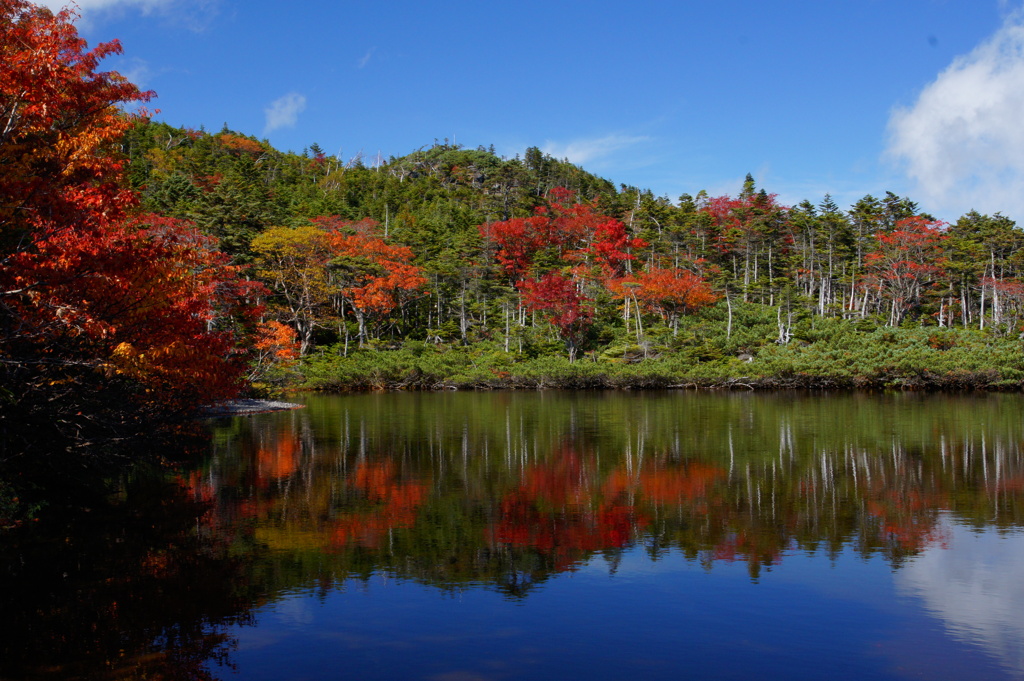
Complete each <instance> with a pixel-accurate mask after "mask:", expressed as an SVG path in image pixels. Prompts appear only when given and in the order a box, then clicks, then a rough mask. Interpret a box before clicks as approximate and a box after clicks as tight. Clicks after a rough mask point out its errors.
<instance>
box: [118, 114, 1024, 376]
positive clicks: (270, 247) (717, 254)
mask: <svg viewBox="0 0 1024 681" xmlns="http://www.w3.org/2000/svg"><path fill="white" fill-rule="evenodd" d="M124 150H125V152H126V153H127V154H128V155H129V156H130V157H131V159H132V163H131V166H130V170H129V175H130V177H131V180H132V182H133V183H134V185H135V187H136V188H137V189H138V190H139V191H140V192H141V194H142V197H143V205H144V206H145V207H146V208H147V209H148V210H151V211H156V212H161V213H163V214H166V215H170V216H173V217H177V218H182V219H190V220H193V221H194V222H195V223H196V224H197V225H199V226H200V227H201V228H202V229H204V230H205V231H206V233H208V234H210V235H212V236H214V237H216V238H218V239H219V240H220V244H221V248H222V249H223V250H225V251H226V252H229V253H231V254H232V255H233V257H234V261H235V262H236V263H239V264H243V265H246V264H250V263H251V264H252V265H253V266H254V269H252V270H250V271H251V272H252V274H253V275H254V276H255V277H257V278H259V279H262V280H263V281H265V282H266V283H267V284H268V286H270V288H271V289H272V290H273V295H271V296H270V297H268V298H267V299H266V301H265V302H266V304H267V315H268V319H274V320H276V321H278V322H281V323H285V324H288V325H289V326H291V327H292V328H293V329H294V330H295V332H296V333H297V335H298V338H299V341H300V343H301V351H302V354H303V355H305V356H306V359H305V360H304V361H303V363H302V364H301V365H300V369H299V372H300V373H299V374H296V373H294V371H292V372H291V373H287V374H286V375H285V374H282V373H281V372H278V373H277V374H276V378H277V379H278V380H283V379H284V377H285V376H287V378H288V379H289V380H294V379H295V378H296V377H298V376H300V375H301V376H304V377H305V378H306V379H307V380H308V381H309V385H313V386H319V387H331V388H334V389H339V388H340V389H345V388H356V387H370V386H376V387H398V386H406V387H421V388H429V387H436V386H439V385H460V386H474V385H475V386H485V385H486V386H502V385H505V386H519V385H564V386H579V387H583V386H597V385H603V386H625V385H632V386H643V385H678V384H695V385H705V384H706V385H722V384H726V383H728V382H730V381H735V380H737V379H748V380H747V381H746V382H745V383H746V384H748V385H755V384H757V385H769V386H770V385H780V384H786V385H790V384H803V385H846V386H872V387H884V386H900V385H902V386H919V387H964V386H968V385H970V386H977V387H981V386H992V385H999V386H1004V387H1009V386H1017V385H1019V380H1020V375H1019V370H1018V368H1017V363H1016V361H1015V359H1014V358H1015V356H1016V354H1017V353H1018V351H1019V349H1020V348H1019V345H1020V344H1019V342H1018V339H1017V335H1018V334H1019V333H1020V331H1021V328H1020V322H1021V318H1022V312H1024V283H1022V281H1024V280H1022V279H1021V264H1022V261H1021V255H1020V253H1021V251H1020V246H1021V245H1022V244H1024V232H1022V231H1021V230H1020V229H1018V228H1017V226H1016V224H1015V223H1014V222H1013V221H1012V220H1010V219H1008V218H1006V217H1004V216H1002V215H998V214H997V215H994V216H989V215H980V214H978V213H974V212H971V213H968V214H967V215H965V216H963V217H962V218H960V219H959V220H958V221H957V222H956V223H955V224H952V225H947V224H945V223H942V222H940V221H937V220H934V219H933V218H932V217H931V216H929V215H927V214H924V213H921V212H920V210H919V209H918V206H917V205H916V204H915V203H914V202H913V201H911V200H910V199H908V198H905V197H900V196H896V195H895V194H892V193H889V192H887V193H886V195H885V196H884V197H883V198H875V197H873V196H865V197H864V198H863V199H861V200H860V201H858V202H857V203H856V204H854V205H853V206H851V207H850V208H849V209H846V210H843V209H841V208H840V207H839V206H837V205H836V204H835V202H834V201H833V200H832V199H831V197H829V196H825V197H823V198H822V199H821V200H820V201H819V202H818V203H817V204H814V203H811V202H810V201H803V202H802V203H800V204H799V205H797V206H784V205H781V204H780V203H779V202H778V199H777V197H776V196H775V195H773V194H770V193H768V192H767V191H766V190H764V189H759V188H758V187H757V186H756V184H755V182H754V179H753V178H752V177H750V176H749V175H748V176H747V179H746V181H745V182H744V184H743V186H742V187H741V188H740V191H739V193H738V194H737V195H736V196H717V197H715V196H709V195H707V193H705V192H703V191H701V192H698V193H697V194H696V195H693V196H691V195H688V194H684V195H683V196H681V197H679V199H678V200H677V201H675V202H673V201H672V200H670V199H669V198H667V197H656V196H654V195H653V194H652V193H651V192H649V191H644V190H640V189H637V188H635V187H628V186H619V187H617V188H616V187H615V186H614V185H612V184H611V183H610V182H607V181H605V180H602V179H600V178H597V177H594V176H593V175H590V174H588V173H586V172H585V171H583V170H582V169H580V168H577V167H575V166H573V165H571V164H569V163H567V162H564V161H559V160H556V159H553V158H550V157H548V156H546V155H544V154H543V153H541V152H540V151H539V150H537V149H535V148H531V149H528V150H527V151H526V153H525V155H524V156H522V157H516V158H511V159H509V158H502V157H499V156H497V155H495V154H494V152H493V150H488V149H484V148H478V149H465V148H461V147H458V146H455V145H452V144H449V143H447V142H436V141H435V143H434V144H433V145H432V146H430V147H429V148H424V149H421V150H418V151H416V152H413V153H412V154H409V155H407V156H404V157H399V158H390V159H387V160H386V161H385V160H381V159H378V160H377V161H376V162H375V163H372V164H368V163H366V162H365V161H364V159H362V158H360V157H356V158H353V159H349V160H347V161H345V160H343V159H339V158H336V157H333V156H329V155H327V154H325V153H324V152H323V151H322V150H321V149H320V148H319V147H318V146H317V145H312V146H311V147H310V148H309V149H306V150H304V151H303V152H302V153H301V154H296V153H291V152H288V153H285V152H280V151H278V150H275V149H274V148H273V147H271V146H270V145H269V144H268V143H267V142H265V141H259V140H256V139H255V138H252V137H246V136H244V135H241V134H240V133H238V132H234V131H231V130H228V129H224V130H222V131H221V132H219V133H208V132H206V131H202V130H199V131H196V130H189V129H179V128H173V127H171V126H168V125H166V124H163V123H152V122H145V123H139V124H137V125H136V127H135V128H133V129H132V130H131V131H130V133H129V134H128V135H127V136H126V138H125V141H124ZM332 235H333V236H332ZM339 235H347V236H348V238H350V239H362V240H373V241H374V243H377V244H379V245H378V246H376V247H374V248H368V247H364V246H356V247H354V248H351V247H350V248H349V249H348V251H346V250H345V249H344V248H342V247H341V241H340V238H341V237H340V236H339ZM366 243H370V242H369V241H366ZM385 246H386V247H387V248H389V249H401V253H402V254H403V255H402V257H401V258H399V259H387V258H383V257H382V256H381V255H380V254H381V253H382V251H381V250H380V249H381V248H383V247H385ZM286 251H288V252H286ZM396 252H397V251H396ZM356 253H358V257H354V254H356ZM286 260H287V262H285V261H286ZM366 287H375V288H378V289H380V290H381V291H385V290H386V291H390V292H391V293H390V294H389V295H388V296H386V297H385V298H384V300H385V303H384V304H383V305H379V306H376V307H373V308H366V307H365V306H363V305H360V304H359V303H358V302H357V301H356V298H354V297H353V291H356V290H359V289H364V290H365V289H366ZM881 329H890V332H889V333H890V334H895V336H893V337H894V338H896V339H897V340H896V341H895V346H896V347H900V348H908V355H907V356H906V357H903V358H902V360H901V361H898V362H895V363H888V364H884V363H883V364H878V363H876V362H874V361H873V360H872V358H871V357H869V356H867V355H863V356H862V355H861V354H860V353H859V351H858V350H857V348H859V347H862V346H863V347H865V348H868V347H871V345H872V339H873V338H875V334H878V333H881ZM914 329H931V331H930V332H926V333H925V332H923V333H925V335H926V336H927V337H928V338H929V339H930V340H928V343H930V344H931V345H930V349H931V351H932V352H931V354H928V355H927V357H926V356H924V355H921V354H915V353H912V352H910V351H909V348H911V347H915V346H916V344H917V342H918V341H917V340H916V339H917V335H915V333H916V332H915V331H913V330H914ZM972 330H973V333H975V334H976V333H977V332H981V333H982V334H983V338H982V336H975V335H972ZM979 342H983V343H986V344H988V345H990V346H992V347H998V348H1000V350H999V353H1000V357H1001V358H1007V359H1009V360H1013V361H1010V362H1009V363H1006V362H1003V361H1001V360H999V361H996V360H995V358H994V357H993V356H992V355H990V354H984V353H983V356H985V357H988V358H989V359H991V360H992V361H993V362H995V363H985V362H982V363H979V362H977V361H970V362H954V361H953V360H952V359H951V358H952V357H953V356H954V355H957V352H955V351H954V349H955V348H962V347H965V345H974V344H976V343H979ZM424 343H425V344H426V346H429V347H426V346H424V345H423V344H424ZM841 346H844V347H845V348H846V349H845V350H844V352H845V353H846V354H845V355H844V361H842V362H832V361H828V360H821V361H819V360H818V359H812V358H816V357H819V356H821V355H822V354H823V353H826V352H827V351H826V348H832V347H841ZM425 347H426V349H425ZM396 353H397V354H396ZM439 353H447V354H449V355H451V356H450V357H447V358H441V357H440V356H439ZM869 354H870V353H869ZM558 355H562V356H563V357H567V358H568V359H569V360H570V363H572V361H573V360H577V359H585V360H587V361H588V362H591V363H594V364H596V365H597V366H592V367H584V366H580V365H578V363H574V364H571V366H570V364H565V365H564V366H561V367H560V368H558V369H555V370H553V372H549V373H551V374H552V376H551V380H550V381H549V380H533V379H531V378H527V376H529V375H531V374H532V372H533V371H534V370H533V369H532V368H531V367H533V366H534V365H535V364H536V363H537V362H539V361H541V360H542V358H543V361H544V362H547V363H548V366H551V367H554V366H555V365H556V364H557V360H556V357H557V356H558ZM909 357H913V358H915V361H909V360H908V358H909ZM430 358H437V360H436V361H435V360H432V359H430ZM904 360H906V361H904ZM916 361H920V362H924V363H915V362H916ZM395 362H398V363H399V364H401V365H402V366H403V367H404V369H402V370H396V369H395ZM456 365H457V366H456ZM634 365H635V366H634ZM630 367H631V368H630ZM446 372H447V373H446ZM384 376H386V377H387V378H384V379H382V377H384ZM582 376H587V377H591V378H581V377H582ZM595 376H596V377H598V378H593V377H595ZM638 376H643V377H644V378H637V377H638ZM262 378H264V379H274V378H275V373H274V371H272V370H271V371H270V372H269V373H268V372H263V374H262ZM769 379H770V380H769Z"/></svg>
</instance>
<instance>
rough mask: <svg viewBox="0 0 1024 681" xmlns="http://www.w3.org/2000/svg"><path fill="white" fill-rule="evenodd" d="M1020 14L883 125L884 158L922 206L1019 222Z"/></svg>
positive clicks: (1023, 59) (1022, 167) (1022, 129)
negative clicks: (903, 176)
mask: <svg viewBox="0 0 1024 681" xmlns="http://www.w3.org/2000/svg"><path fill="white" fill-rule="evenodd" d="M1022 116H1024V11H1021V10H1018V11H1016V12H1013V13H1011V14H1010V15H1008V16H1007V18H1006V20H1005V22H1004V24H1003V26H1002V27H1001V28H1000V29H999V31H997V32H996V33H995V34H994V35H993V36H991V37H990V38H989V39H987V40H986V41H985V42H983V43H982V44H980V45H978V46H977V47H976V48H975V49H974V50H972V51H971V52H970V53H969V54H966V55H963V56H960V57H957V58H956V59H955V60H954V61H953V63H952V64H950V65H949V67H948V68H946V70H945V71H943V72H942V73H940V74H939V76H938V77H937V78H936V79H935V81H934V82H932V83H931V84H929V85H928V86H927V87H925V88H924V90H923V91H922V92H921V94H920V95H919V96H918V98H917V101H916V102H914V104H913V105H912V106H910V107H907V108H899V109H897V110H895V111H894V112H893V113H892V116H891V117H890V120H889V132H890V139H889V145H888V149H887V154H888V156H889V157H890V158H891V159H893V160H895V161H896V162H897V163H899V164H900V165H901V166H902V167H903V169H904V170H905V172H906V173H907V175H908V176H909V177H910V178H911V180H913V182H914V183H915V184H916V186H917V192H918V194H917V195H916V196H915V197H914V198H915V199H919V200H920V201H921V202H922V204H923V205H925V206H928V207H929V208H935V209H937V210H940V211H941V210H945V211H955V212H956V213H957V214H961V213H964V212H966V211H968V210H971V209H976V210H978V211H979V212H982V213H996V212H1002V213H1003V214H1005V215H1008V216H1010V217H1013V218H1016V219H1018V220H1021V221H1024V125H1021V118H1022Z"/></svg>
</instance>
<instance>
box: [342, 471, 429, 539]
mask: <svg viewBox="0 0 1024 681" xmlns="http://www.w3.org/2000/svg"><path fill="white" fill-rule="evenodd" d="M347 482H348V485H349V487H350V489H352V490H353V491H355V492H357V493H359V494H361V495H362V496H363V497H364V498H365V500H366V501H367V502H369V503H371V504H373V505H375V508H374V509H373V510H372V511H367V512H362V513H353V514H351V515H349V516H347V517H344V518H340V519H339V520H337V521H336V522H335V523H334V527H333V532H332V539H331V541H332V543H333V544H335V545H338V546H344V545H346V544H350V543H354V544H357V545H359V546H363V547H367V548H374V547H376V546H378V545H379V543H380V540H381V538H382V537H383V536H384V535H386V534H387V532H388V531H389V530H393V529H397V528H401V527H412V526H413V524H414V523H415V522H416V515H417V511H418V510H419V507H420V506H421V505H422V504H423V502H424V501H425V500H426V498H427V493H428V491H429V490H428V486H427V485H426V484H425V483H422V482H419V481H416V480H401V479H399V478H398V475H397V473H396V472H395V466H394V463H392V462H391V461H379V462H372V463H361V464H359V465H358V466H357V467H356V469H355V471H353V473H352V474H351V475H350V476H349V478H348V481H347Z"/></svg>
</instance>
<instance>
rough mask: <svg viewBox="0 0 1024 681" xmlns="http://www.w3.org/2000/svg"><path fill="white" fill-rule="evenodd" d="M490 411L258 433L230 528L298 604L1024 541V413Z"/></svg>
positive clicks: (318, 417)
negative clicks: (1006, 535) (683, 564)
mask: <svg viewBox="0 0 1024 681" xmlns="http://www.w3.org/2000/svg"><path fill="white" fill-rule="evenodd" d="M1000 399H1001V398H1000ZM472 400H473V404H469V403H463V402H461V401H458V400H454V401H453V400H449V399H448V398H447V396H422V397H421V396H415V397H413V396H393V397H389V396H366V399H353V398H338V399H336V400H334V401H333V402H328V401H326V400H324V401H317V400H313V401H312V403H311V405H310V408H309V409H308V410H307V411H304V412H291V413H288V414H281V415H273V416H268V417H266V418H263V419H260V420H253V421H250V422H248V424H249V425H247V426H246V427H244V428H242V429H241V430H239V431H238V432H237V433H235V435H234V436H233V437H222V438H221V439H220V440H219V442H220V443H221V444H220V445H218V451H217V453H216V457H215V461H214V463H213V465H212V467H211V468H210V469H209V470H208V471H205V472H204V476H205V479H207V480H215V481H217V484H216V489H217V494H216V496H217V500H218V504H219V508H220V511H219V517H220V518H221V519H245V522H246V523H248V526H249V527H251V533H250V537H251V539H252V540H254V541H257V542H259V543H262V544H265V545H267V546H269V547H271V548H274V549H278V550H279V552H277V553H276V554H273V555H276V556H278V557H279V558H281V559H282V563H281V564H278V565H276V566H274V567H265V568H260V569H267V570H271V571H272V573H273V574H274V575H275V577H274V578H275V579H279V580H284V581H290V582H291V583H292V584H297V583H304V582H309V581H311V580H312V579H314V575H315V579H317V580H320V581H321V582H322V581H323V580H325V579H326V580H327V582H328V583H330V582H332V581H333V580H340V579H344V578H347V577H350V576H365V575H369V574H371V573H372V572H374V571H388V572H391V573H393V574H396V575H399V576H403V577H408V578H412V579H417V580H421V581H423V582H425V583H431V584H437V585H442V586H446V587H455V586H458V585H464V584H480V583H483V584H489V585H492V586H494V587H496V588H499V589H501V590H502V591H504V592H505V593H508V594H510V595H521V594H523V593H526V592H527V591H528V590H529V589H530V588H531V587H532V586H533V585H535V584H537V583H539V582H542V581H543V580H545V579H546V578H547V577H548V576H550V575H552V574H555V573H557V572H560V571H563V570H567V569H573V568H574V567H575V566H577V565H580V564H581V563H583V562H585V561H587V560H589V559H590V558H591V557H592V556H594V555H595V554H598V553H602V554H605V555H606V556H614V555H615V554H616V553H617V552H618V551H620V550H622V549H624V548H628V547H630V546H635V545H638V544H640V543H642V544H643V545H644V547H645V548H646V549H647V550H648V552H649V553H650V555H651V556H652V558H654V559H659V558H660V557H661V556H662V555H664V554H665V552H666V551H667V550H668V549H672V550H674V551H676V552H678V553H680V554H682V555H683V556H684V557H685V558H686V559H687V560H691V561H693V562H696V563H700V564H703V565H706V566H708V567H711V566H713V565H714V564H715V563H716V562H719V561H741V562H745V563H746V564H747V565H748V567H749V571H750V574H751V576H753V577H756V576H758V575H759V574H760V572H761V571H762V570H763V569H764V568H765V567H769V566H773V565H776V564H778V563H779V562H780V561H783V560H784V559H785V556H786V554H787V553H788V552H791V551H794V550H800V551H808V552H824V553H825V554H826V555H829V556H832V557H835V556H837V555H838V554H839V552H841V551H843V550H847V549H849V550H853V551H856V552H858V553H860V554H861V555H864V556H871V555H879V556H882V557H884V558H885V559H886V560H888V561H890V562H891V563H892V564H893V565H894V566H899V565H900V564H902V563H903V561H905V560H906V558H907V557H909V556H912V555H915V554H916V553H919V552H920V551H922V550H923V549H924V548H926V547H929V546H941V545H942V543H943V541H944V539H945V538H944V537H943V534H942V532H941V530H940V529H938V528H940V527H941V525H940V524H939V523H938V519H939V517H940V515H941V514H942V513H952V514H954V515H957V516H959V517H961V518H962V519H964V520H965V521H967V522H971V523H978V524H990V523H994V524H996V525H997V526H1019V525H1020V524H1021V523H1022V521H1024V517H1022V515H1021V512H1022V510H1024V507H1022V503H1021V502H1022V497H1024V489H1022V488H1024V484H1022V483H1021V481H1022V480H1024V454H1022V451H1021V448H1020V446H1019V443H1020V442H1021V441H1024V432H1022V429H1021V426H1020V424H1019V423H1018V419H1016V418H1015V416H1012V415H1011V412H1012V413H1013V414H1015V413H1016V411H1017V410H1016V406H1017V405H1016V404H1014V403H1010V404H1007V405H1006V406H1007V407H1008V409H1005V410H1004V409H1001V408H998V407H999V406H1000V403H999V401H996V402H995V403H994V402H993V401H992V400H987V399H986V400H959V401H955V400H948V399H947V398H934V399H932V400H921V399H917V398H915V399H908V400H902V398H901V400H890V399H887V398H877V399H865V398H863V397H861V396H847V397H845V398H840V397H837V398H830V399H828V400H818V401H811V400H806V401H802V400H800V399H793V398H791V399H787V400H778V399H775V400H772V399H760V400H752V399H750V398H736V397H734V396H725V397H720V396H705V397H704V398H703V399H695V398H692V397H690V396H685V395H684V396H672V397H671V398H665V397H658V396H653V397H650V398H645V397H643V396H630V398H629V400H621V401H620V400H617V399H611V400H609V399H607V398H606V397H605V396H592V397H590V398H588V399H582V398H580V397H578V396H567V397H565V398H564V399H559V398H554V399H553V398H552V397H551V396H544V397H543V398H541V399H533V400H527V399H521V398H519V397H514V396H513V397H510V396H507V395H500V394H499V395H494V396H486V398H485V397H483V396H479V395H474V396H472ZM332 405H333V407H332ZM453 405H455V406H458V407H459V408H453ZM538 405H539V406H538ZM993 407H997V408H993ZM235 427H236V428H237V427H238V426H237V425H236V426H235ZM281 462H287V465H283V464H282V463H281ZM324 552H327V555H328V556H329V557H328V558H326V559H325V558H324ZM283 556H288V563H287V565H284V562H283V558H282V557H283ZM325 561H326V562H325Z"/></svg>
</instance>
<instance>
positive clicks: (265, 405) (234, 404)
mask: <svg viewBox="0 0 1024 681" xmlns="http://www.w3.org/2000/svg"><path fill="white" fill-rule="evenodd" d="M305 406H306V405H304V404H297V403H295V402H282V401H280V400H256V399H240V400H228V401H227V402H220V403H218V404H211V405H208V406H206V407H203V408H202V410H200V412H199V416H200V418H212V417H218V416H247V415H249V414H266V413H268V412H273V411H292V410H295V409H303V408H305Z"/></svg>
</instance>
